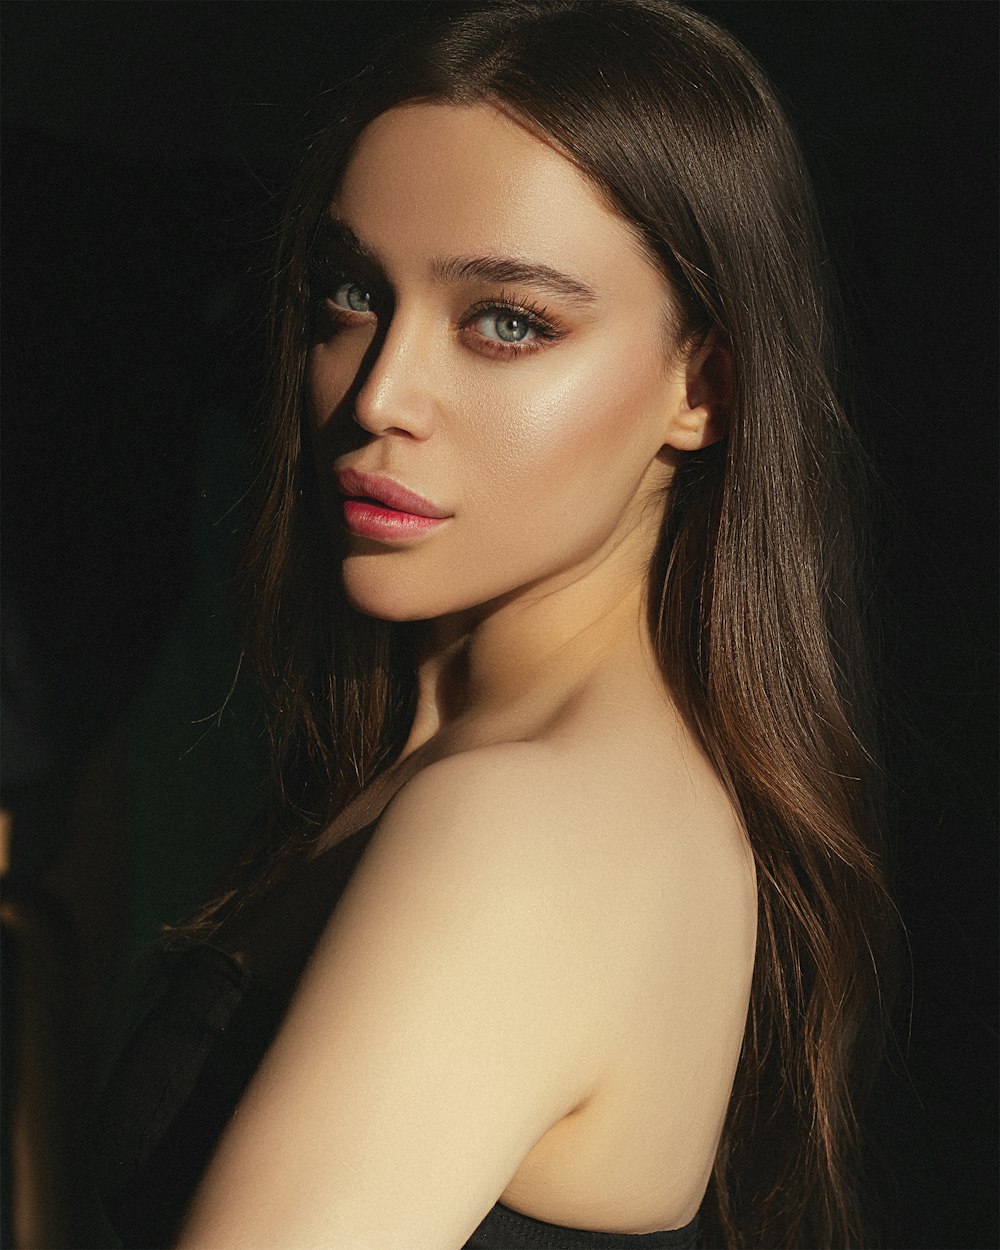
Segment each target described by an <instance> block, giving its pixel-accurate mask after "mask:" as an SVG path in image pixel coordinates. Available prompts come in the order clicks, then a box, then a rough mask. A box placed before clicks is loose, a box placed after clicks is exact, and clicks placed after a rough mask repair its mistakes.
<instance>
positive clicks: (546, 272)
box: [431, 256, 597, 307]
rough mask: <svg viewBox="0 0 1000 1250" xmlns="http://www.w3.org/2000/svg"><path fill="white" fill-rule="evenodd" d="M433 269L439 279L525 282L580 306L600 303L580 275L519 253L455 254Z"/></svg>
mask: <svg viewBox="0 0 1000 1250" xmlns="http://www.w3.org/2000/svg"><path fill="white" fill-rule="evenodd" d="M431 272H432V273H433V275H434V277H435V278H436V279H437V280H438V281H439V282H447V283H453V282H495V283H499V284H500V285H504V284H505V283H525V284H527V285H528V286H535V287H539V288H541V289H542V290H546V291H551V292H552V294H554V295H558V296H561V297H562V298H563V299H566V300H569V301H570V302H571V303H574V304H579V305H580V306H581V307H590V306H591V305H592V304H596V303H597V295H596V293H595V292H594V291H593V290H592V289H591V288H590V287H589V286H587V284H586V283H584V282H581V281H580V280H579V278H573V277H571V276H570V275H569V274H567V273H561V272H560V271H559V270H558V269H553V268H552V267H551V266H550V265H541V264H536V263H535V262H534V261H527V260H521V259H519V258H518V257H516V256H453V257H451V258H449V259H448V260H435V261H433V262H432V264H431Z"/></svg>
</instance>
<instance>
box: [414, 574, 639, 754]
mask: <svg viewBox="0 0 1000 1250" xmlns="http://www.w3.org/2000/svg"><path fill="white" fill-rule="evenodd" d="M623 648H625V649H634V650H636V651H642V652H645V653H646V654H647V655H651V654H652V645H651V643H650V641H649V633H648V627H647V625H646V619H645V586H644V580H643V579H641V578H638V579H636V578H632V579H629V580H628V582H626V583H625V584H624V585H623V582H622V579H621V578H620V577H616V576H614V570H611V569H598V570H596V571H591V573H590V574H589V575H588V576H585V577H582V578H578V579H576V580H574V581H572V582H568V583H566V584H564V585H561V586H557V587H552V586H549V585H546V586H544V587H539V588H530V589H527V590H525V589H522V590H521V591H519V592H518V593H517V594H516V595H512V596H510V597H507V598H505V599H503V600H499V601H494V602H493V603H490V604H488V605H485V606H484V607H481V608H478V609H476V610H473V611H470V612H465V613H459V614H455V615H452V616H447V617H441V618H438V619H435V620H432V621H427V622H423V623H421V625H420V626H418V633H417V683H418V696H417V709H416V714H415V717H414V722H413V727H412V730H411V733H410V737H409V740H408V742H407V745H406V748H405V750H404V753H403V754H404V756H405V755H409V754H411V753H412V752H414V751H416V750H418V749H419V748H420V747H422V746H424V745H425V744H426V743H428V742H429V741H431V740H432V739H434V738H436V737H437V736H438V735H439V734H441V733H442V732H443V731H445V730H447V729H450V728H452V727H455V726H457V725H458V724H459V723H461V724H471V723H473V722H478V721H480V720H481V719H482V718H485V717H490V718H491V719H495V718H498V717H499V718H503V716H504V714H505V713H506V714H514V715H516V713H517V711H518V709H527V708H529V707H530V708H534V709H537V710H540V711H544V710H545V708H546V707H547V706H548V707H555V706H557V705H558V704H560V703H561V702H562V701H564V700H565V699H566V697H568V696H569V695H570V694H571V693H572V691H573V690H574V689H575V688H578V687H579V686H580V684H581V683H582V682H583V681H585V680H586V679H587V677H588V675H589V674H590V673H592V672H593V671H594V669H595V668H596V667H598V666H599V665H600V664H602V663H605V662H607V660H608V658H609V657H612V656H613V657H615V658H616V659H617V657H618V656H620V654H621V652H622V649H623Z"/></svg>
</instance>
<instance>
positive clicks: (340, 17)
mask: <svg viewBox="0 0 1000 1250" xmlns="http://www.w3.org/2000/svg"><path fill="white" fill-rule="evenodd" d="M692 7H695V8H697V9H699V10H702V11H704V12H706V13H708V14H709V15H710V16H712V17H714V18H716V19H718V20H720V21H721V22H722V24H723V25H725V26H727V27H728V28H729V29H730V30H732V31H733V32H734V33H735V34H736V35H737V36H738V37H739V38H740V39H742V41H743V42H744V43H745V44H746V45H747V46H748V47H749V48H750V50H751V51H752V52H754V53H755V54H756V56H757V57H758V59H759V60H760V61H761V62H762V63H763V65H764V67H765V69H766V70H767V71H768V72H769V73H770V75H771V77H772V79H773V80H774V82H775V84H776V86H777V88H778V91H779V93H780V94H781V96H782V98H783V99H784V100H785V102H786V104H787V106H788V108H789V111H790V113H791V115H792V117H793V120H794V122H795V123H796V125H797V128H798V130H799V132H800V136H801V139H802V141H803V146H804V148H805V151H806V155H807V160H808V162H809V165H810V168H811V169H812V171H813V175H814V178H815V179H816V182H817V184H818V189H819V193H820V199H821V203H822V206H823V210H824V213H825V218H826V223H827V227H828V230H829V233H830V236H831V239H832V242H833V250H834V252H835V255H836V258H837V261H838V263H839V265H840V267H841V270H842V274H843V279H844V285H845V288H846V294H847V299H848V305H849V308H850V313H851V318H852V324H853V330H854V335H855V339H856V344H857V353H858V366H859V367H858V383H859V385H858V391H859V397H858V398H859V413H858V416H859V421H860V424H861V426H862V428H863V429H864V430H865V431H866V433H867V436H868V439H869V442H870V445H871V448H872V452H873V455H874V458H875V461H876V464H877V467H878V470H879V473H880V474H881V477H882V481H883V485H884V498H885V508H884V511H885V514H886V520H885V523H884V527H883V531H882V534H881V539H880V542H881V547H882V551H883V554H884V561H883V564H884V572H883V575H882V582H883V584H882V585H881V586H880V587H879V590H880V593H881V594H882V596H883V603H884V605H885V606H884V609H883V617H884V629H885V635H886V662H885V666H884V673H885V680H886V689H887V692H888V696H889V704H890V708H891V716H890V734H889V750H890V763H891V767H892V774H893V778H894V802H895V806H896V808H897V813H898V820H897V830H896V835H897V839H898V846H899V852H898V855H899V873H898V884H897V896H898V899H899V904H900V908H901V911H902V914H903V917H904V919H905V921H906V925H907V928H908V931H909V937H910V943H911V947H912V987H911V989H908V990H907V991H906V994H905V996H904V997H905V999H906V1002H907V1003H908V1004H910V1003H911V1004H912V1006H911V1009H909V1010H908V1011H907V1012H904V1013H903V1015H902V1017H901V1019H902V1024H901V1027H900V1046H901V1048H902V1049H903V1051H904V1053H905V1064H904V1062H902V1061H897V1063H896V1066H895V1074H894V1075H893V1077H892V1078H891V1080H890V1081H889V1082H888V1087H887V1091H886V1094H885V1097H884V1100H883V1109H882V1111H881V1113H880V1122H879V1124H878V1125H877V1128H876V1129H875V1130H873V1131H875V1132H877V1134H878V1135H879V1137H880V1138H881V1139H882V1140H883V1144H884V1149H885V1150H886V1151H887V1152H888V1155H889V1158H890V1161H891V1171H892V1173H893V1176H894V1177H895V1185H896V1188H897V1191H898V1192H897V1193H895V1194H891V1193H890V1194H888V1195H887V1207H888V1210H889V1212H890V1218H891V1221H892V1226H893V1232H892V1233H891V1235H890V1238H889V1242H888V1244H889V1245H891V1246H892V1247H897V1248H900V1250H902V1248H903V1247H929V1248H930V1247H934V1248H942V1247H993V1246H996V1245H997V1244H998V1243H997V1231H996V1192H997V1154H996V1120H997V1103H996V1077H997V1059H996V958H995V956H996V904H995V890H996V882H997V862H996V856H997V850H996V829H995V797H996V774H995V759H996V735H995V728H994V726H995V708H996V667H995V657H996V645H995V639H996V588H995V581H994V579H995V571H996V568H997V565H998V560H997V545H996V497H995V469H996V463H997V446H996V426H997V395H996V376H997V370H996V364H997V362H996V352H995V347H996V326H997V321H996V309H995V296H996V272H997V269H996V214H997V195H996V137H997V136H996V130H997V127H996V99H997V82H996V47H997V35H998V12H1000V10H998V7H997V6H996V5H994V4H992V3H959V2H956V0H947V2H945V3H914V2H910V3H876V2H873V0H868V2H855V3H827V2H825V0H817V2H811V3H797V2H790V3H771V2H764V0H758V2H754V3H703V4H696V5H694V6H692ZM412 9H413V6H412V5H408V4H396V3H380V4H365V3H351V4H342V3H341V4H338V3H328V4H314V3H296V2H287V3H271V2H266V3H197V4H191V3H123V4H119V3H93V2H88V3H34V2H29V3H20V2H17V0H7V2H6V3H5V4H4V5H3V9H2V20H3V35H4V60H3V103H4V110H3V127H4V136H3V149H4V159H3V175H4V213H3V246H4V292H5V295H4V308H3V313H4V316H3V357H2V360H3V403H4V422H3V448H4V461H3V495H2V520H3V534H4V562H3V578H4V591H5V603H8V604H11V605H13V608H12V609H10V611H11V612H12V614H13V616H14V617H15V618H16V619H15V620H14V624H13V625H10V624H9V622H8V623H7V624H8V632H7V638H8V639H11V638H15V637H16V638H17V639H20V638H21V637H22V635H24V636H26V639H27V641H26V644H25V645H26V646H28V647H30V649H31V653H32V654H33V656H34V662H33V665H32V667H33V671H34V672H35V674H36V675H37V681H36V684H37V686H38V687H39V690H38V697H37V700H36V702H37V703H38V705H39V706H40V707H41V708H42V711H41V712H39V713H37V715H36V716H35V718H34V720H31V717H27V718H26V719H25V720H24V721H22V720H20V719H18V717H16V716H15V717H14V718H13V719H14V721H15V723H16V726H17V727H18V728H19V729H20V730H21V731H22V732H21V735H20V738H19V740H18V741H19V742H20V746H19V745H18V744H17V742H13V745H11V744H10V743H9V744H8V745H7V746H5V757H6V759H5V774H4V778H5V780H4V784H5V787H6V788H7V789H8V791H10V789H11V786H12V785H13V788H14V790H17V791H20V790H21V789H23V787H25V786H26V785H31V786H34V785H37V784H38V783H39V780H41V781H42V782H43V783H44V784H45V785H46V786H49V787H50V789H51V791H52V793H54V794H57V795H58V801H56V802H55V804H54V806H55V808H56V809H57V810H56V815H55V816H54V817H52V818H50V819H49V820H48V822H47V823H46V822H42V823H41V824H40V825H39V832H38V833H37V834H36V835H35V836H33V837H32V838H31V839H30V840H29V839H27V838H25V837H23V836H22V837H20V840H19V841H17V840H16V842H15V854H14V864H15V876H18V875H19V877H20V879H21V880H23V881H24V882H25V883H26V886H25V888H26V889H27V890H29V891H30V890H31V889H33V888H39V883H44V882H45V881H46V880H47V874H54V879H55V880H56V881H57V882H58V880H59V879H60V872H61V873H62V880H64V881H65V880H67V879H69V880H70V881H71V882H75V883H76V887H75V889H76V892H75V893H74V888H73V887H72V885H71V886H69V887H67V886H65V885H64V886H63V887H59V886H58V885H57V886H55V887H53V888H52V889H53V894H54V896H56V897H58V898H62V900H63V902H62V903H61V906H63V907H64V908H65V909H66V914H67V916H68V921H67V923H68V924H69V925H70V926H71V927H72V926H75V927H76V928H77V929H79V930H80V931H81V932H82V933H83V946H84V948H85V950H84V954H83V955H82V956H81V959H82V962H83V965H84V972H85V973H86V974H87V975H89V976H90V979H91V981H92V982H93V985H94V986H96V985H97V984H98V983H99V982H100V981H101V979H102V972H101V969H102V968H106V967H107V966H113V965H114V962H115V961H116V960H117V961H119V962H120V961H122V960H124V961H125V962H126V963H127V962H128V960H129V958H130V955H129V949H130V944H131V946H135V945H141V944H142V942H143V941H144V940H146V939H147V938H148V936H149V934H150V933H151V932H152V931H153V928H154V926H155V924H156V923H157V922H159V921H161V920H163V919H168V918H171V917H176V916H177V915H178V914H179V913H180V912H182V911H183V910H184V908H185V907H187V906H188V905H189V904H190V903H191V901H192V900H193V899H194V898H195V897H197V895H198V894H199V892H200V891H201V890H203V889H204V888H205V882H206V880H207V878H208V875H209V874H210V871H211V869H212V868H213V867H214V865H215V863H216V862H217V861H218V859H219V858H220V856H222V855H223V854H224V853H225V851H226V849H227V848H228V847H229V846H230V845H231V844H232V843H233V841H234V840H235V839H236V838H237V837H238V835H239V833H240V831H241V830H242V828H243V823H244V821H245V819H246V818H247V817H248V816H249V814H250V812H252V810H253V808H254V806H255V804H256V797H257V795H258V794H259V778H260V777H261V775H262V769H263V763H262V759H263V753H262V748H261V739H260V732H259V726H258V725H257V723H256V720H255V717H254V713H253V706H252V697H251V696H250V695H249V694H248V693H247V692H246V691H245V690H244V689H243V684H242V683H241V682H237V683H236V691H235V694H234V696H233V698H232V700H231V701H230V702H229V704H228V705H226V707H225V711H224V712H223V711H220V709H221V708H222V706H223V704H224V703H225V699H226V695H227V692H228V691H229V689H230V685H231V682H232V677H233V672H234V670H235V649H234V645H233V642H232V632H231V628H230V625H229V620H228V614H227V606H226V584H227V581H228V575H229V570H230V569H231V564H232V555H233V551H234V549H235V546H236V545H237V543H238V541H239V530H240V523H241V519H242V511H241V502H240V501H241V498H242V493H243V490H244V488H245V485H246V481H247V472H248V470H247V444H248V437H249V436H248V429H249V419H250V417H251V415H252V412H253V405H254V401H255V397H256V394H257V391H258V385H259V379H260V364H259V360H260V354H259V352H260V338H261V329H262V321H263V306H264V295H263V279H262V275H263V273H264V271H265V269H266V264H267V255H268V248H269V242H270V234H271V231H272V229H273V224H274V221H275V217H276V214H277V206H278V203H279V202H280V194H281V190H282V187H283V183H284V179H285V176H286V175H287V172H288V170H289V169H290V167H291V164H292V161H293V159H294V153H295V143H296V139H297V137H299V136H301V135H302V134H303V133H304V132H305V130H306V129H307V128H308V124H309V122H308V110H309V107H310V104H311V102H312V101H313V99H314V98H315V97H316V95H317V93H318V92H319V91H320V90H321V89H322V87H323V86H324V84H325V83H328V82H331V81H333V80H335V79H336V78H337V77H338V76H340V75H342V74H343V72H344V70H345V69H349V68H350V67H351V66H352V65H356V64H357V63H358V61H359V59H360V58H362V57H363V56H364V55H365V53H366V50H367V49H370V48H372V47H374V46H376V45H377V44H378V43H379V41H380V39H381V38H383V37H384V35H385V33H386V32H387V31H388V30H391V29H392V28H393V27H394V26H395V25H396V24H398V22H399V21H401V20H405V18H406V17H407V16H409V13H408V12H407V11H408V10H409V11H410V12H412ZM7 612H8V609H5V616H6V615H7ZM8 645H9V644H8ZM28 720H31V725H30V726H29V728H28V729H25V728H24V725H25V724H26V723H27V721H28ZM29 730H30V732H29ZM29 740H31V741H33V742H35V743H36V745H34V746H33V747H32V748H31V750H30V751H26V750H25V747H24V743H25V742H27V741H29ZM12 741H13V740H12ZM39 744H40V745H39ZM32 761H34V767H33V766H32ZM12 770H13V773H14V775H13V776H12ZM67 864H69V868H67V866H66V865H67ZM88 873H89V874H90V877H89V878H88ZM87 880H90V881H91V884H92V889H91V888H90V887H88V888H87V889H84V890H83V891H82V892H83V893H84V894H87V896H88V897H89V898H90V900H91V912H96V911H98V910H99V911H100V912H101V918H100V921H97V920H95V919H94V916H93V915H91V914H90V913H88V911H87V908H86V906H85V905H84V904H82V903H81V901H80V897H79V896H80V893H81V887H80V882H81V881H87ZM94 891H96V894H95V893H94ZM95 897H97V898H99V899H100V900H101V902H100V907H97V906H95V905H94V902H93V900H94V898H95ZM102 925H103V927H102ZM123 926H124V927H123ZM123 932H124V933H127V934H128V935H129V936H128V940H127V941H123V939H122V937H121V934H122V933H123ZM116 935H117V936H116ZM88 959H89V960H90V966H89V973H88V971H87V960H88ZM104 975H106V973H105V974H104ZM84 983H86V984H90V982H87V979H86V975H85V976H84ZM88 1236H89V1237H91V1238H93V1237H94V1236H96V1234H93V1233H86V1232H84V1231H82V1230H81V1232H80V1234H79V1240H78V1242H77V1243H75V1244H78V1245H80V1246H82V1245H84V1244H87V1245H90V1244H95V1245H98V1244H100V1241H99V1240H91V1241H88V1240H87V1237H88Z"/></svg>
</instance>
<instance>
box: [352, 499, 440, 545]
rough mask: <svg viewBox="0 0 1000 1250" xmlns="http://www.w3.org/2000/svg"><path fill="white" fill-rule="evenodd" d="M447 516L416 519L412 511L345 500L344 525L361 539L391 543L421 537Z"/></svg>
mask: <svg viewBox="0 0 1000 1250" xmlns="http://www.w3.org/2000/svg"><path fill="white" fill-rule="evenodd" d="M447 520H448V518H447V517H432V516H417V515H416V513H414V512H397V511H396V510H395V509H394V508H386V507H383V506H382V505H381V504H377V503H370V502H369V501H368V500H361V499H345V500H344V524H345V525H346V526H347V528H348V529H349V530H350V531H351V533H352V534H357V535H358V536H359V537H360V538H376V539H382V540H383V541H385V540H390V541H393V542H399V541H405V540H406V539H409V538H420V537H422V536H423V535H424V534H429V533H430V532H431V530H435V529H437V528H438V526H440V525H443V524H444V522H445V521H447Z"/></svg>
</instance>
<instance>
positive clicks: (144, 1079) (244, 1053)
mask: <svg viewBox="0 0 1000 1250" xmlns="http://www.w3.org/2000/svg"><path fill="white" fill-rule="evenodd" d="M161 961H162V973H163V983H162V985H161V987H160V994H159V998H158V1000H157V1001H156V1003H155V1005H154V1006H153V1007H152V1009H151V1010H150V1012H149V1013H148V1014H147V1015H146V1017H145V1018H144V1020H143V1022H142V1024H141V1025H140V1026H139V1028H138V1030H137V1031H136V1033H135V1034H134V1036H133V1038H132V1040H131V1042H130V1044H129V1045H128V1047H127V1048H126V1050H125V1053H124V1054H123V1055H122V1057H121V1059H120V1060H119V1063H118V1066H117V1069H116V1071H115V1074H114V1076H113V1078H112V1080H111V1082H110V1084H109V1086H108V1089H107V1091H106V1093H105V1097H104V1100H103V1105H102V1108H101V1116H100V1127H99V1132H98V1140H97V1142H96V1165H97V1177H98V1184H99V1187H100V1190H101V1196H102V1200H103V1202H104V1206H105V1209H106V1211H107V1213H108V1216H109V1218H110V1220H111V1224H112V1227H113V1228H114V1229H115V1230H116V1232H117V1233H118V1234H119V1236H120V1237H121V1238H122V1241H123V1244H124V1246H125V1247H126V1250H166V1248H167V1247H169V1246H172V1245H173V1243H174V1241H175V1239H176V1237H177V1236H178V1234H179V1231H180V1224H181V1221H182V1219H183V1216H184V1212H185V1210H186V1208H187V1206H188V1204H189V1202H190V1200H191V1198H192V1197H193V1195H194V1191H195V1189H196V1188H197V1185H198V1182H199V1180H200V1178H201V1175H202V1173H203V1171H204V1170H205V1167H206V1166H207V1164H208V1161H209V1159H210V1157H211V1155H212V1153H213V1151H214V1148H215V1145H216V1143H217V1142H218V1140H219V1137H220V1136H221V1134H222V1131H223V1129H224V1128H225V1125H226V1123H227V1121H228V1120H229V1117H230V1116H231V1115H232V1113H233V1111H234V1110H235V1107H236V1104H237V1103H238V1101H239V1099H240V1097H241V1095H242V1094H243V1091H244V1090H245V1089H246V1087H247V1085H248V1084H249V1082H250V1079H251V1077H252V1076H253V1074H254V1071H255V1070H256V1068H257V1065H258V1064H259V1063H260V1061H261V1059H262V1058H263V1056H264V1052H265V1050H266V1049H267V1047H268V1046H269V1044H270V1042H271V1040H272V1038H273V1037H274V1035H275V1033H276V1032H277V1029H278V1026H279V1024H280V1022H281V1018H282V1015H283V1013H284V1007H285V1004H283V1003H280V1002H278V1001H277V1000H276V996H275V995H273V994H272V992H271V991H270V990H269V989H268V988H267V987H266V986H265V985H264V984H263V982H261V981H260V980H258V979H256V978H255V977H254V976H253V975H252V974H251V973H250V972H248V971H247V970H246V969H245V968H244V967H242V966H241V965H240V964H239V963H238V962H237V961H236V960H235V959H233V958H232V957H231V956H230V955H228V954H226V953H225V952H224V951H222V950H219V949H218V948H216V947H212V946H208V945H204V944H198V945H196V944H192V945H190V946H188V947H186V948H184V949H182V950H180V951H165V952H164V953H163V954H162V956H161ZM697 1223H698V1221H697V1218H696V1219H695V1220H694V1221H693V1222H692V1223H691V1224H688V1225H687V1226H686V1227H684V1228H679V1229H671V1230H667V1231H664V1232H657V1233H641V1234H636V1233H607V1232H595V1231H592V1230H589V1231H588V1230H583V1229H573V1228H566V1227H563V1226H562V1225H556V1224H548V1223H546V1222H544V1221H542V1220H535V1219H532V1218H531V1217H529V1216H526V1215H521V1214H519V1213H518V1212H516V1211H514V1210H512V1209H511V1208H509V1207H505V1206H504V1205H503V1204H502V1203H497V1204H496V1206H495V1207H493V1209H492V1210H491V1211H490V1212H489V1214H488V1215H487V1216H486V1218H485V1219H484V1220H483V1222H482V1223H481V1224H480V1225H479V1227H478V1228H477V1229H476V1231H475V1232H474V1233H473V1235H472V1237H471V1238H470V1240H469V1241H468V1242H467V1243H466V1246H465V1250H518V1248H519V1247H532V1248H533V1250H617V1248H618V1247H621V1250H667V1248H668V1247H669V1248H670V1250H692V1248H693V1247H694V1246H695V1245H696V1235H697ZM400 1250H405V1248H404V1247H401V1248H400Z"/></svg>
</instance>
